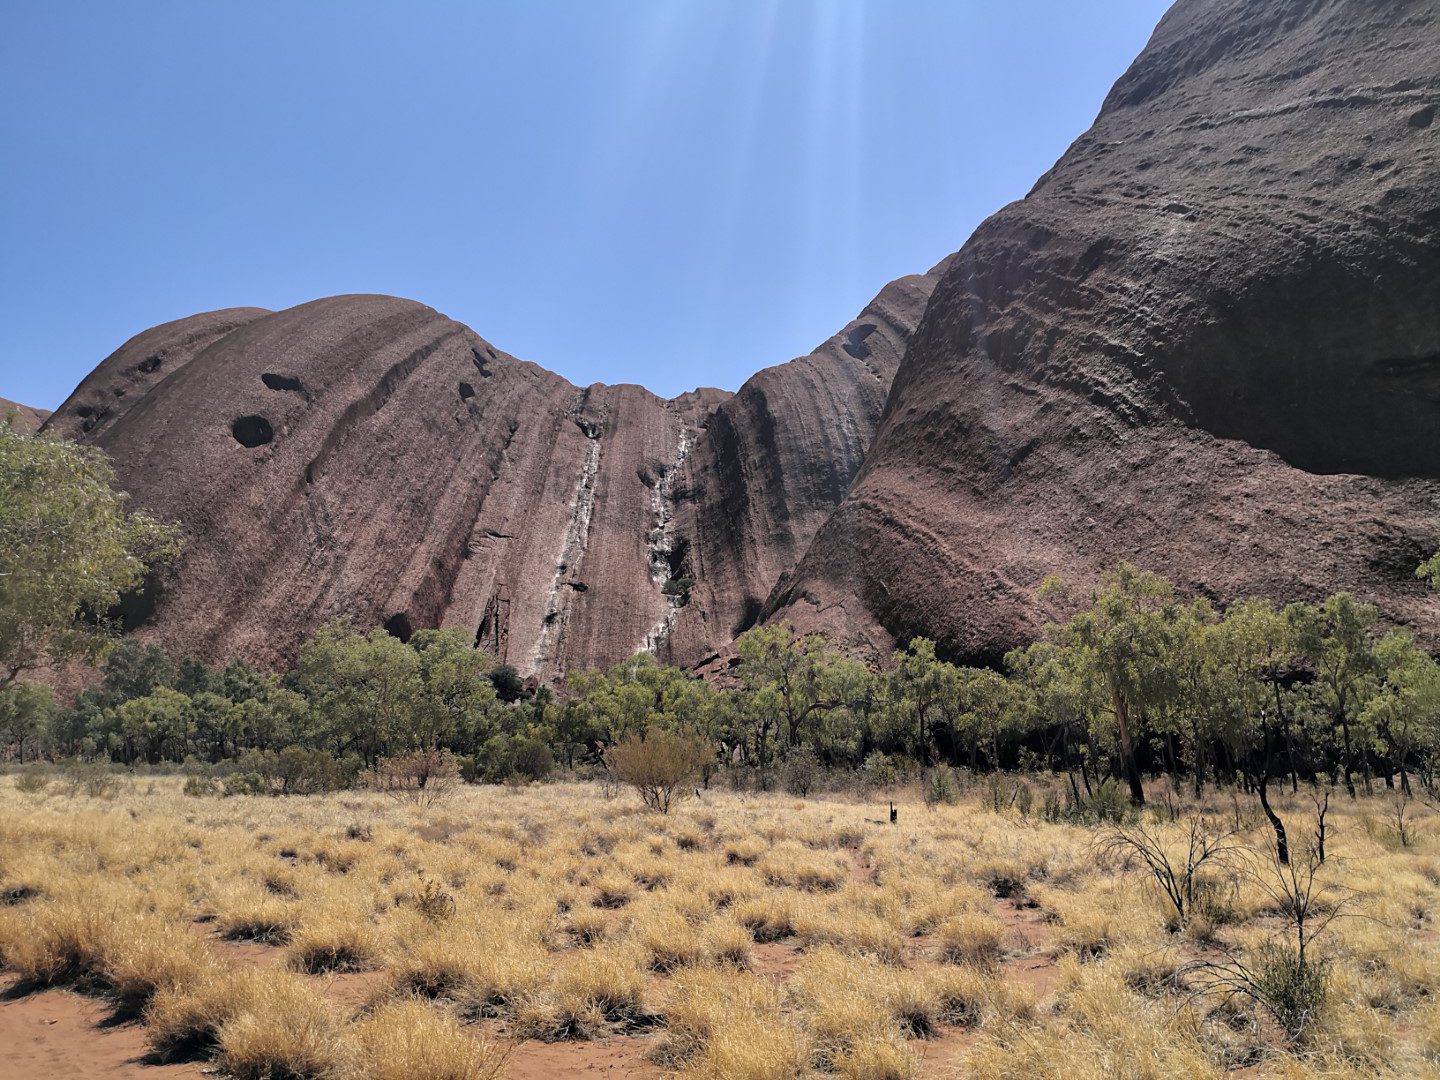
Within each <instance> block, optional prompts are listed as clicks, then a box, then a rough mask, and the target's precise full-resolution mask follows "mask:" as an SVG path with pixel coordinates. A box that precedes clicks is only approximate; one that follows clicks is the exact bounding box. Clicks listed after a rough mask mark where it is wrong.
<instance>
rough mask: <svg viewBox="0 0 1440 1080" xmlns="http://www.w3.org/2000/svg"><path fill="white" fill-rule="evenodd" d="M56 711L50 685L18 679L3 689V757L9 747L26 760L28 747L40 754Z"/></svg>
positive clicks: (0, 701) (0, 700)
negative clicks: (21, 681)
mask: <svg viewBox="0 0 1440 1080" xmlns="http://www.w3.org/2000/svg"><path fill="white" fill-rule="evenodd" d="M56 712H57V710H56V708H55V699H54V698H53V697H52V696H51V693H50V688H49V687H48V686H41V685H38V684H36V683H16V684H15V685H13V686H9V687H6V688H5V689H3V690H0V757H3V756H4V754H5V751H6V749H7V748H9V749H10V750H11V751H12V752H13V753H14V754H15V756H16V758H17V759H19V760H20V761H22V762H23V761H24V760H25V751H26V750H27V749H30V750H32V751H34V752H35V753H36V754H37V755H38V753H39V749H40V746H41V744H42V743H43V742H44V741H45V740H46V739H47V738H48V737H49V735H50V726H51V723H52V721H53V719H54V717H55V715H56Z"/></svg>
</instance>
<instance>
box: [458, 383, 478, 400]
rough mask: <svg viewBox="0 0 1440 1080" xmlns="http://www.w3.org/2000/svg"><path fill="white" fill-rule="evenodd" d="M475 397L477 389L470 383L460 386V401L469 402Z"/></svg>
mask: <svg viewBox="0 0 1440 1080" xmlns="http://www.w3.org/2000/svg"><path fill="white" fill-rule="evenodd" d="M474 396H475V387H473V386H471V385H470V384H469V383H468V382H462V383H461V384H460V400H461V401H469V400H470V399H471V398H473V397H474Z"/></svg>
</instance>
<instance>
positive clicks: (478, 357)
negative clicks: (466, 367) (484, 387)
mask: <svg viewBox="0 0 1440 1080" xmlns="http://www.w3.org/2000/svg"><path fill="white" fill-rule="evenodd" d="M470 358H471V359H472V360H473V361H474V362H475V370H476V371H478V372H480V374H481V376H482V377H483V378H486V379H488V378H489V377H490V376H491V375H493V374H495V373H494V372H493V371H491V370H490V369H489V368H488V367H486V366H485V364H486V363H487V357H486V356H485V354H484V353H482V352H481V351H480V350H479V349H471V350H470Z"/></svg>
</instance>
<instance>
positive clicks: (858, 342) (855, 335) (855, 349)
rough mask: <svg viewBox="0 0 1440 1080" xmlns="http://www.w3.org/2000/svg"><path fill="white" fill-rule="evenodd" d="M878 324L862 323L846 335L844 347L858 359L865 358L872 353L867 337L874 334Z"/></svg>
mask: <svg viewBox="0 0 1440 1080" xmlns="http://www.w3.org/2000/svg"><path fill="white" fill-rule="evenodd" d="M875 330H876V326H875V324H874V323H872V322H867V323H861V324H860V325H859V326H857V327H855V329H853V330H851V331H850V332H849V333H848V334H846V335H845V345H844V349H845V351H846V352H847V353H849V354H850V355H851V356H853V357H854V358H855V359H856V360H864V359H865V358H866V357H867V356H869V355H870V346H869V345H866V344H865V339H866V338H868V337H869V336H870V335H871V334H873V333H874V332H875Z"/></svg>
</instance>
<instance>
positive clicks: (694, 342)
mask: <svg viewBox="0 0 1440 1080" xmlns="http://www.w3.org/2000/svg"><path fill="white" fill-rule="evenodd" d="M1166 6H1167V5H1166V3H1164V2H1161V0H1009V2H1005V3H1001V2H998V0H869V2H867V0H504V2H500V0H493V2H481V0H470V2H464V3H462V2H460V0H455V2H450V3H440V2H424V0H405V2H400V0H394V2H390V3H380V2H377V0H329V2H305V0H283V2H261V0H244V2H219V0H215V2H211V0H200V2H197V0H173V2H162V0H136V2H131V3H112V2H95V0H83V2H75V0H0V26H3V30H0V397H8V398H12V399H16V400H20V401H23V402H25V403H26V404H31V405H36V406H41V407H46V408H53V407H54V406H55V405H57V404H59V403H60V401H62V400H63V399H64V398H65V397H66V395H67V394H68V393H69V392H70V390H71V389H72V388H73V387H74V385H75V384H76V383H77V382H78V381H79V380H80V379H81V378H82V377H83V376H84V375H85V374H86V373H87V372H88V371H89V370H90V369H91V368H92V367H93V366H94V365H95V364H97V363H98V362H99V361H100V360H102V359H103V358H104V357H105V356H106V355H107V354H108V353H110V352H111V351H112V350H114V349H115V348H116V347H117V346H119V345H120V344H121V342H123V341H124V340H125V339H126V338H128V337H130V336H131V335H132V334H135V333H137V332H138V331H140V330H142V329H144V328H146V327H147V326H151V325H154V324H155V323H159V322H164V321H166V320H169V319H174V318H179V317H181V316H184V315H189V314H192V313H194V312H197V311H205V310H209V309H213V308H220V307H231V306H236V305H258V306H261V307H269V308H281V307H287V306H289V305H292V304H296V303H301V302H303V301H305V300H310V299H314V298H316V297H320V296H329V295H333V294H335V293H345V292H381V293H393V294H396V295H399V296H406V297H411V298H413V299H416V300H420V301H423V302H424V303H427V304H430V305H431V306H433V307H435V308H438V309H439V310H440V311H442V312H444V313H446V314H447V315H450V316H452V317H454V318H456V319H459V320H461V321H462V322H465V323H467V324H469V325H470V326H472V327H473V328H474V329H475V330H476V331H477V332H478V333H479V334H480V335H481V336H483V337H485V338H486V339H488V340H490V341H491V342H493V343H494V344H495V345H497V346H498V347H500V348H502V349H505V350H506V351H508V352H511V353H513V354H515V355H516V356H520V357H523V358H525V359H528V360H535V361H536V362H538V363H541V364H543V365H545V366H546V367H548V368H551V369H552V370H555V371H558V372H560V373H561V374H563V375H565V376H566V377H568V378H570V379H571V380H572V381H574V382H576V383H580V384H585V383H590V382H596V381H599V382H638V383H643V384H644V385H646V386H649V387H650V388H651V389H653V390H656V391H657V392H660V393H663V394H666V395H669V394H674V393H677V392H679V391H681V390H685V389H689V388H690V387H692V386H696V385H712V386H723V387H726V388H730V389H733V388H735V387H736V386H738V385H739V384H740V383H741V382H743V381H744V380H745V378H746V377H748V376H749V375H750V374H752V373H753V372H754V371H756V370H757V369H759V368H761V367H764V366H766V365H768V364H773V363H779V362H781V361H784V360H788V359H790V358H791V357H793V356H797V355H801V354H803V353H806V352H808V351H809V350H810V349H812V348H814V347H815V345H816V344H818V343H819V342H820V341H823V340H824V339H825V338H826V337H828V336H829V335H830V334H831V333H833V332H835V331H836V330H838V329H839V328H840V327H841V326H843V325H844V324H845V323H846V322H847V321H848V320H849V319H851V318H852V317H854V315H855V314H856V313H857V312H858V311H859V310H860V308H861V307H862V306H863V305H864V304H865V302H866V301H867V300H869V298H870V297H871V296H873V295H874V294H875V292H877V291H878V290H879V288H880V287H881V286H882V285H883V284H884V283H885V282H886V281H888V280H890V279H891V278H895V277H898V276H900V275H902V274H906V273H912V272H915V271H919V270H924V269H926V268H928V267H929V266H931V265H932V264H934V263H935V262H937V261H938V260H939V259H940V258H942V257H943V256H945V255H946V254H948V253H949V252H951V251H954V250H955V249H956V248H958V247H959V246H960V245H961V244H962V243H963V242H964V241H965V239H966V237H967V236H968V235H969V233H970V231H971V230H972V229H973V228H974V227H975V226H976V225H977V224H978V223H979V222H980V221H981V220H982V219H983V218H984V217H985V216H986V215H988V214H989V213H991V212H992V211H994V210H996V209H997V208H999V207H1000V206H1001V205H1003V204H1004V203H1006V202H1007V201H1009V200H1011V199H1015V198H1019V197H1021V196H1023V195H1024V194H1025V192H1026V191H1027V190H1028V189H1029V188H1030V186H1031V185H1032V184H1033V182H1034V181H1035V179H1036V178H1037V177H1038V176H1039V175H1040V174H1041V173H1042V172H1043V171H1044V170H1045V169H1047V168H1048V167H1049V166H1050V165H1051V163H1052V162H1053V161H1054V160H1055V158H1056V157H1058V156H1059V155H1060V154H1061V153H1062V152H1063V151H1064V149H1065V147H1066V146H1067V145H1068V144H1069V143H1070V141H1071V140H1073V139H1074V138H1075V137H1076V136H1077V135H1079V134H1080V133H1081V132H1082V131H1083V130H1084V129H1085V128H1086V127H1087V126H1088V125H1089V124H1090V122H1091V121H1092V120H1093V119H1094V116H1095V113H1096V111H1097V110H1098V109H1099V106H1100V102H1101V100H1102V99H1103V98H1104V95H1105V93H1106V91H1107V90H1108V89H1109V87H1110V85H1111V83H1112V82H1113V81H1114V80H1115V79H1116V77H1117V76H1119V75H1120V73H1121V72H1122V71H1123V70H1124V69H1125V68H1126V66H1127V65H1128V64H1129V63H1130V61H1131V60H1132V59H1133V58H1134V56H1135V54H1136V53H1137V52H1139V50H1140V49H1141V48H1142V46H1143V45H1144V43H1145V41H1146V39H1147V38H1148V37H1149V34H1150V31H1151V29H1152V28H1153V26H1154V24H1155V22H1156V21H1157V20H1158V19H1159V17H1160V15H1161V14H1162V13H1163V11H1164V9H1165V7H1166Z"/></svg>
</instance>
